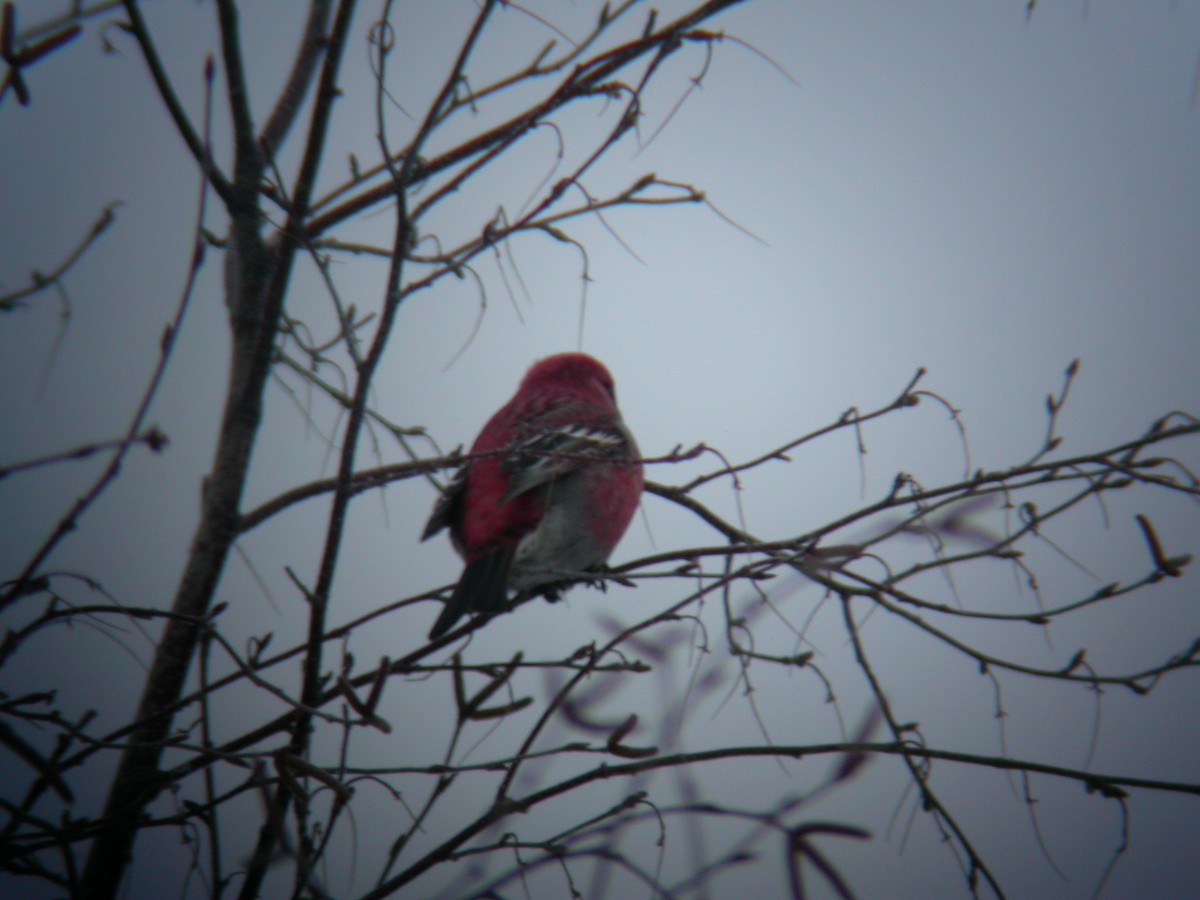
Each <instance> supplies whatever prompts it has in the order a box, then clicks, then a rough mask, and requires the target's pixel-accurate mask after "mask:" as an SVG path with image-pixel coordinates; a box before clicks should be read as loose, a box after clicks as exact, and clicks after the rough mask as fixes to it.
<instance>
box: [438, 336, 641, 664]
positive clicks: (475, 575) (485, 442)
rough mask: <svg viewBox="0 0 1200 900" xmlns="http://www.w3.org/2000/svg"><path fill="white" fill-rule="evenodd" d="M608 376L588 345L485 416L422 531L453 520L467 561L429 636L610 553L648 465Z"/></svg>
mask: <svg viewBox="0 0 1200 900" xmlns="http://www.w3.org/2000/svg"><path fill="white" fill-rule="evenodd" d="M639 460H640V457H639V454H638V449H637V444H636V443H635V441H634V439H633V435H631V434H630V433H629V430H628V429H627V428H626V427H625V423H624V422H623V421H622V420H621V413H620V411H619V410H618V409H617V403H616V394H615V390H614V387H613V379H612V375H610V374H609V372H608V369H606V368H605V367H604V366H603V365H602V364H601V363H600V362H599V361H597V360H595V359H593V358H592V357H590V356H587V355H585V354H583V353H560V354H558V355H557V356H550V357H547V358H546V359H543V360H541V361H539V362H537V363H535V364H534V365H533V366H532V367H531V368H530V369H529V371H528V372H527V373H526V374H525V377H524V379H522V381H521V384H520V386H519V387H518V388H517V392H516V394H514V395H513V398H512V399H511V400H509V401H508V403H506V404H505V405H504V406H503V407H501V408H500V410H499V411H497V412H496V414H495V415H493V416H492V418H491V419H489V420H488V423H487V424H486V425H484V427H483V431H481V432H480V433H479V437H478V438H476V439H475V443H474V445H473V446H472V447H471V452H470V455H469V457H468V461H467V462H466V464H465V465H463V467H462V468H460V469H459V470H458V472H457V474H456V475H455V478H454V480H453V481H451V483H450V484H449V485H448V486H447V488H446V490H445V492H444V493H443V494H442V496H441V498H440V499H439V500H438V502H437V504H436V505H435V506H434V509H433V514H432V515H431V516H430V519H429V523H428V524H427V525H426V526H425V532H424V534H423V535H422V540H424V539H425V538H428V537H430V536H431V535H434V534H436V533H437V532H439V531H441V530H442V529H443V528H449V529H450V538H451V540H452V541H453V542H454V546H455V548H456V549H457V550H458V552H459V553H460V554H461V555H462V557H463V559H464V561H465V562H466V567H465V568H464V570H463V574H462V577H461V578H460V579H459V582H458V585H457V586H456V587H455V589H454V592H453V593H452V594H451V597H450V600H449V602H447V604H446V608H445V609H444V610H443V611H442V614H441V615H440V616H439V617H438V620H437V622H436V623H435V624H434V626H433V629H432V630H431V631H430V632H429V637H430V639H431V640H432V639H435V638H438V637H440V636H441V635H442V634H444V633H445V632H447V631H449V630H450V628H451V626H452V625H453V624H454V623H455V622H456V621H457V620H458V619H459V617H461V616H462V615H464V614H465V613H467V612H476V613H488V614H491V613H496V612H500V611H502V610H505V609H507V608H508V606H509V603H508V594H509V592H510V591H513V592H515V593H517V594H518V595H520V594H522V593H529V592H532V591H533V590H534V589H535V588H548V587H549V586H551V585H557V584H562V583H565V582H569V581H572V580H577V579H580V578H586V577H587V572H588V570H590V569H593V568H594V567H596V566H599V565H600V564H602V563H603V562H605V561H606V560H607V559H608V557H609V555H610V554H611V553H612V551H613V549H614V548H615V547H616V546H617V543H618V542H619V541H620V540H621V536H622V535H623V534H624V533H625V529H626V528H627V527H628V526H629V521H630V519H632V518H633V513H634V511H635V510H636V509H637V505H638V501H639V499H640V498H641V493H642V479H643V475H642V465H641V462H640V461H639Z"/></svg>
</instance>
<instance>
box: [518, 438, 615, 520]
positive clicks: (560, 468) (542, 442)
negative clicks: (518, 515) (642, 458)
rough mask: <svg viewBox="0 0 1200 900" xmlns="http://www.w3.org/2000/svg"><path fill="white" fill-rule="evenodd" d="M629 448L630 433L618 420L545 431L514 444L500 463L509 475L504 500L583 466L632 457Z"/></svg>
mask: <svg viewBox="0 0 1200 900" xmlns="http://www.w3.org/2000/svg"><path fill="white" fill-rule="evenodd" d="M630 448H631V441H630V439H629V434H628V432H627V431H626V430H625V427H624V426H623V425H622V424H621V423H620V422H619V421H618V422H615V423H611V424H606V425H602V426H595V425H578V424H568V425H559V426H554V427H552V428H547V429H543V430H541V431H539V432H537V433H536V434H533V435H531V436H530V437H528V438H526V439H525V440H523V441H520V442H518V443H516V444H513V445H512V447H510V449H509V453H507V454H506V455H505V458H504V460H503V462H501V468H502V469H503V470H504V471H505V472H506V473H507V474H508V490H507V491H505V493H504V501H505V502H507V501H508V500H511V499H512V498H513V497H516V496H518V495H520V494H524V493H526V492H527V491H531V490H533V489H534V488H537V487H540V486H542V485H544V484H549V483H550V482H552V481H554V480H555V479H557V478H562V477H563V476H565V475H568V474H570V473H571V472H573V471H575V470H576V469H578V468H579V467H580V466H585V465H589V464H592V463H595V462H602V461H606V460H612V459H619V458H621V457H627V456H630V455H631V449H630Z"/></svg>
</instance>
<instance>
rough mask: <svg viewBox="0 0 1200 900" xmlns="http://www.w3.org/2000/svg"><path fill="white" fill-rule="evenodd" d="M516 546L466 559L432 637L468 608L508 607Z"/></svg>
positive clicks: (491, 609)
mask: <svg viewBox="0 0 1200 900" xmlns="http://www.w3.org/2000/svg"><path fill="white" fill-rule="evenodd" d="M513 550H514V548H512V547H508V548H506V549H503V550H496V551H493V552H491V553H487V554H485V555H483V556H481V557H480V558H479V559H477V560H475V561H474V562H472V563H467V566H466V568H465V569H463V573H462V578H460V579H459V580H458V584H457V585H455V587H454V591H453V593H451V594H450V599H449V600H448V601H447V602H446V608H445V609H443V610H442V614H441V615H440V616H438V619H437V621H436V622H434V623H433V628H431V629H430V630H429V640H431V641H435V640H437V639H438V638H440V637H441V636H442V635H443V634H445V633H446V632H447V631H449V630H450V628H451V627H452V626H453V625H454V623H455V622H457V621H458V620H459V619H460V618H461V617H462V616H464V615H466V614H467V613H468V612H476V613H485V614H488V615H491V614H492V613H498V612H501V611H503V610H505V609H507V608H508V573H509V570H510V569H511V568H512V561H513Z"/></svg>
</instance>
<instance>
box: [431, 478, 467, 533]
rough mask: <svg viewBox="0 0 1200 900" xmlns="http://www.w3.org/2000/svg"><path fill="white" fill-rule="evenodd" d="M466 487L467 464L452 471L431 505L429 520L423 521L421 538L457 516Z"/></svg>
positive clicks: (443, 526) (439, 528)
mask: <svg viewBox="0 0 1200 900" xmlns="http://www.w3.org/2000/svg"><path fill="white" fill-rule="evenodd" d="M466 489H467V466H465V465H464V466H459V467H458V469H457V470H456V471H455V473H454V477H453V478H451V479H450V483H449V484H447V485H446V489H445V490H443V491H442V495H441V496H440V497H438V499H437V503H435V504H434V505H433V512H432V513H430V515H429V521H428V522H426V523H425V530H424V531H423V532H421V540H423V541H424V540H427V539H429V538H431V537H433V536H434V535H435V534H437V533H438V532H439V531H441V530H442V529H443V528H446V527H447V526H449V525H450V523H451V522H453V521H454V520H455V519H456V518H458V511H459V507H460V506H461V505H462V498H463V493H464V492H465V491H466Z"/></svg>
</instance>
